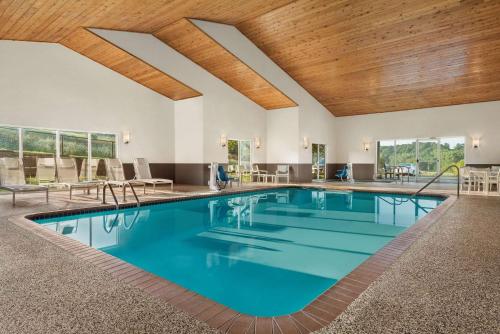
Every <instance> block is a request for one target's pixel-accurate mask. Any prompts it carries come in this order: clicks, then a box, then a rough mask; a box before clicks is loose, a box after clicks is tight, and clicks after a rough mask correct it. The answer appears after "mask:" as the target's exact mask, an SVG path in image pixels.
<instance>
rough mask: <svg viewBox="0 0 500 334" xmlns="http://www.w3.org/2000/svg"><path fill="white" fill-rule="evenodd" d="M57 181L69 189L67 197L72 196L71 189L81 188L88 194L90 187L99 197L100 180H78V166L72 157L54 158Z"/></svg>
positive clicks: (70, 197)
mask: <svg viewBox="0 0 500 334" xmlns="http://www.w3.org/2000/svg"><path fill="white" fill-rule="evenodd" d="M56 168H57V183H58V184H61V185H63V186H64V187H66V188H68V189H69V199H70V200H71V199H72V198H73V189H83V190H84V191H87V194H90V190H91V189H94V188H95V189H96V192H97V199H99V186H100V184H101V182H96V181H80V180H79V179H78V168H77V167H76V160H75V159H74V158H59V159H57V160H56Z"/></svg>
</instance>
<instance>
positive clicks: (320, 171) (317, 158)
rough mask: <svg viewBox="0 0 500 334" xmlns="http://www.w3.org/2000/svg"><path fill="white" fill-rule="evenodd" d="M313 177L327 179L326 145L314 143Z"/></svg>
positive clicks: (314, 178) (312, 146)
mask: <svg viewBox="0 0 500 334" xmlns="http://www.w3.org/2000/svg"><path fill="white" fill-rule="evenodd" d="M311 148H312V177H313V180H325V179H326V145H324V144H312V145H311Z"/></svg>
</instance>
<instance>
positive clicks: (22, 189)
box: [0, 158, 49, 206]
mask: <svg viewBox="0 0 500 334" xmlns="http://www.w3.org/2000/svg"><path fill="white" fill-rule="evenodd" d="M0 189H3V190H7V191H10V192H11V193H12V205H13V206H16V194H17V193H28V192H45V199H46V202H47V203H48V202H49V188H48V187H45V186H40V185H32V184H26V179H25V175H24V166H23V161H22V160H21V159H19V158H0Z"/></svg>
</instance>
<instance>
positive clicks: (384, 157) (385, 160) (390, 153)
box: [377, 140, 396, 175]
mask: <svg viewBox="0 0 500 334" xmlns="http://www.w3.org/2000/svg"><path fill="white" fill-rule="evenodd" d="M395 153H396V151H395V143H394V140H380V141H379V142H377V166H378V172H379V174H381V175H383V173H384V168H385V167H388V166H394V165H396V154H395Z"/></svg>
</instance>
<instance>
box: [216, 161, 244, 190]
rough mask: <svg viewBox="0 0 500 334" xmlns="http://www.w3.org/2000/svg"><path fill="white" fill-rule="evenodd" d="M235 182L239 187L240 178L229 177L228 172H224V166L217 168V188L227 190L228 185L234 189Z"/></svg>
mask: <svg viewBox="0 0 500 334" xmlns="http://www.w3.org/2000/svg"><path fill="white" fill-rule="evenodd" d="M233 181H237V182H238V185H239V178H238V177H230V176H228V175H227V173H226V171H225V170H224V166H222V165H219V167H218V168H217V180H216V183H217V188H219V190H220V189H224V188H226V186H227V184H228V183H229V185H230V186H231V187H232V186H233Z"/></svg>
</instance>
